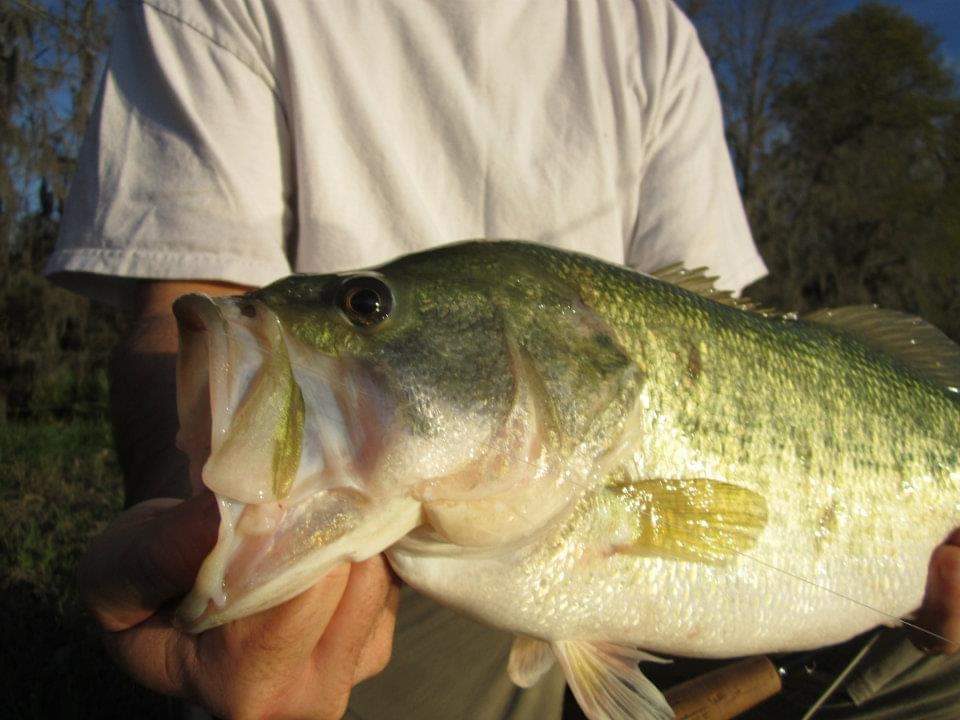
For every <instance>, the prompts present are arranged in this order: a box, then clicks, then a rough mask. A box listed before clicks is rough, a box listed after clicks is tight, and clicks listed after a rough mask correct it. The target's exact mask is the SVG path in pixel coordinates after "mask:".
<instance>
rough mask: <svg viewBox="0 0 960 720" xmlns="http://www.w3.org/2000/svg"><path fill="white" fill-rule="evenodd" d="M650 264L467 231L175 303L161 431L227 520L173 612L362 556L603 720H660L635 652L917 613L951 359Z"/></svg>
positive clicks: (796, 639) (243, 610)
mask: <svg viewBox="0 0 960 720" xmlns="http://www.w3.org/2000/svg"><path fill="white" fill-rule="evenodd" d="M668 279H669V280H673V281H675V282H668V281H665V280H664V279H663V278H658V277H651V276H647V275H643V274H640V273H636V272H634V271H631V270H629V269H626V268H622V267H619V266H614V265H610V264H607V263H603V262H601V261H599V260H596V259H593V258H589V257H587V256H583V255H578V254H574V253H569V252H564V251H560V250H556V249H551V248H546V247H542V246H538V245H534V244H529V243H520V242H471V243H463V244H459V245H453V246H448V247H446V248H440V249H436V250H431V251H428V252H425V253H419V254H416V255H411V256H407V257H404V258H400V259H399V260H396V261H394V262H392V263H390V264H388V265H385V266H383V267H381V268H378V269H376V270H373V271H363V272H360V273H351V274H342V275H334V276H329V275H328V276H294V277H291V278H288V279H286V280H282V281H280V282H278V283H275V284H274V285H272V286H269V287H267V288H264V289H262V290H259V291H256V292H254V293H251V294H249V295H247V296H244V297H243V298H239V299H234V300H226V301H222V300H217V301H211V300H209V299H204V298H201V297H197V296H192V297H188V298H185V299H183V300H181V301H178V304H177V306H176V311H177V315H178V318H179V320H180V327H181V339H182V348H181V356H180V370H179V372H180V391H179V403H180V411H181V421H182V426H183V429H182V432H181V437H180V441H181V445H182V446H183V447H184V448H185V449H186V450H187V452H188V455H190V457H191V462H192V467H193V473H194V479H195V481H196V482H197V483H200V482H203V483H204V484H206V485H207V486H209V487H211V488H212V489H213V490H214V491H215V492H217V494H218V497H219V498H220V503H221V514H222V517H223V523H222V526H221V537H220V542H219V543H218V545H217V548H215V550H214V552H213V553H212V554H211V557H210V558H209V559H208V561H207V563H206V564H205V566H204V569H203V570H202V571H201V575H200V578H199V579H198V584H197V587H196V588H195V590H194V592H193V593H192V594H191V596H190V597H189V598H188V599H187V601H186V602H185V604H184V606H183V607H182V613H183V616H184V617H185V618H186V619H187V620H188V622H191V623H193V625H194V627H195V628H197V629H202V628H203V627H206V626H209V625H211V624H217V623H219V622H223V621H226V620H228V619H231V618H232V617H237V616H240V615H243V614H247V613H249V612H253V611H255V610H257V609H260V608H262V607H267V606H269V605H270V604H275V603H276V602H279V601H281V600H283V599H285V598H287V597H290V596H291V595H292V594H295V593H296V592H298V591H300V590H302V589H304V588H305V587H307V586H308V585H309V584H310V583H312V582H313V581H314V580H315V579H316V577H317V574H318V573H322V572H323V571H324V570H325V569H326V568H327V567H329V566H330V565H331V564H333V563H334V562H336V561H339V560H342V559H354V560H359V559H362V558H364V557H368V556H369V555H372V554H374V553H376V552H380V551H386V554H387V557H388V558H389V560H390V562H391V564H392V566H393V567H394V569H395V570H396V572H397V573H398V574H399V575H400V576H401V577H402V578H403V579H404V580H405V581H406V582H408V583H409V584H411V585H412V586H414V587H415V588H417V589H418V590H420V591H421V592H423V593H425V594H428V595H431V596H433V597H434V598H436V599H437V600H439V601H440V602H442V603H445V604H447V605H450V606H452V607H454V608H457V609H459V610H461V611H463V612H465V613H468V614H470V615H472V616H474V617H476V618H479V619H480V620H482V621H484V622H486V623H488V624H490V625H493V626H496V627H499V628H503V629H507V630H511V631H513V632H515V633H517V634H518V635H519V636H520V637H521V639H520V640H518V642H517V644H516V645H515V647H514V652H513V654H512V656H511V663H510V672H511V676H512V677H513V678H514V679H515V680H516V681H517V682H518V683H520V684H530V683H531V682H533V681H535V680H536V678H537V677H539V675H540V674H541V673H542V672H543V671H544V670H545V669H546V668H547V667H549V664H550V663H551V662H552V660H553V658H554V657H556V658H557V659H558V660H559V661H560V663H561V665H562V666H563V668H564V671H565V672H566V674H567V678H568V681H569V682H570V683H571V686H572V688H573V690H574V693H575V694H576V695H577V698H578V700H579V701H580V702H581V705H583V706H584V709H585V710H586V711H587V713H588V715H590V716H591V717H596V718H600V717H669V708H667V707H666V704H665V702H664V701H663V699H662V696H660V695H659V693H658V692H657V691H656V689H655V688H653V687H652V686H650V685H649V683H646V681H645V680H644V679H643V678H642V676H641V675H639V672H636V668H635V662H636V661H637V660H638V659H649V657H648V656H646V655H645V654H644V653H640V652H638V651H636V650H635V649H634V648H644V650H648V651H653V652H662V653H669V654H675V655H687V656H701V657H732V656H738V655H744V654H750V653H755V652H774V651H786V650H798V649H804V648H811V647H818V646H823V645H827V644H831V643H835V642H840V641H842V640H845V639H847V638H849V637H852V636H853V635H855V634H857V633H859V632H862V631H863V630H865V629H867V628H869V627H872V626H874V625H877V624H878V623H881V622H886V623H891V622H895V621H896V619H897V618H899V617H901V616H903V615H905V614H907V613H909V612H910V611H912V610H913V609H915V608H916V607H917V606H918V605H919V603H920V600H921V597H922V592H923V587H924V578H925V575H926V568H927V562H928V560H929V557H930V553H931V551H932V550H933V548H934V547H935V546H936V545H937V544H938V543H940V542H941V541H942V540H943V539H944V537H945V536H946V534H947V533H948V532H949V531H950V530H951V529H952V528H954V527H955V526H957V525H960V395H958V393H957V389H956V386H957V384H958V381H960V353H958V350H957V347H956V346H955V345H953V344H952V343H950V341H949V340H947V339H946V338H945V337H944V336H943V335H942V334H940V333H939V332H938V331H936V330H935V329H934V328H932V327H931V326H929V325H927V324H925V323H923V322H922V321H917V320H915V319H912V318H908V317H906V316H903V315H900V314H897V313H890V312H885V311H880V310H877V309H875V308H856V309H843V310H840V311H836V312H834V313H832V314H831V313H821V314H819V315H817V316H815V317H814V318H812V319H811V321H809V322H808V321H804V320H798V319H796V318H795V317H791V316H783V315H773V314H770V313H761V312H756V311H753V310H750V309H745V308H744V306H743V304H742V303H741V304H738V303H735V302H733V301H731V300H729V299H728V298H725V297H723V296H722V295H717V294H716V293H714V292H713V291H712V290H710V289H709V288H708V287H707V285H706V283H705V282H704V280H703V278H702V277H701V276H700V275H698V274H696V273H686V274H685V273H683V272H680V271H674V272H673V273H672V274H671V275H670V276H669V278H668ZM705 295H706V296H705ZM204 388H207V390H206V391H205V390H204ZM611 698H614V699H611ZM616 698H619V699H616Z"/></svg>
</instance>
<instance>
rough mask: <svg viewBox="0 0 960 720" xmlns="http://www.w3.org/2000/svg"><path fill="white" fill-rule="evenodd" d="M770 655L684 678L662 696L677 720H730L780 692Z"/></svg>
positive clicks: (776, 673) (777, 677)
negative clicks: (683, 680)
mask: <svg viewBox="0 0 960 720" xmlns="http://www.w3.org/2000/svg"><path fill="white" fill-rule="evenodd" d="M781 687H782V685H781V683H780V674H779V673H778V672H777V669H776V668H775V667H774V665H773V663H772V662H771V661H770V658H768V657H764V656H758V657H752V658H747V659H746V660H740V661H739V662H735V663H733V664H732V665H727V666H725V667H722V668H718V669H716V670H713V671H711V672H708V673H706V674H705V675H701V676H700V677H697V678H693V679H692V680H687V681H686V682H682V683H680V684H679V685H675V686H674V687H672V688H670V689H669V690H667V692H665V693H664V696H665V697H666V698H667V702H668V703H670V707H672V708H673V710H674V712H675V713H676V720H731V719H732V718H735V717H737V716H738V715H740V714H741V713H744V712H746V711H747V710H749V709H750V708H753V707H756V706H757V705H759V704H760V703H762V702H763V701H764V700H766V699H767V698H770V697H773V696H774V695H776V694H777V693H778V692H780V689H781Z"/></svg>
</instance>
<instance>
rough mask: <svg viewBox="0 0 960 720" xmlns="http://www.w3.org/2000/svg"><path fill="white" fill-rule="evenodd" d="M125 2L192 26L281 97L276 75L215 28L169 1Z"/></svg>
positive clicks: (134, 0)
mask: <svg viewBox="0 0 960 720" xmlns="http://www.w3.org/2000/svg"><path fill="white" fill-rule="evenodd" d="M124 2H125V3H127V4H130V5H137V4H139V5H144V6H146V7H149V8H151V9H153V10H154V11H156V12H157V13H158V14H160V15H162V16H163V17H165V18H168V19H170V20H175V21H176V22H178V23H180V24H181V25H183V26H184V27H188V28H190V29H191V30H192V31H193V32H195V33H197V34H198V35H200V36H202V37H203V38H204V39H206V40H207V41H209V42H210V43H212V44H213V45H214V46H215V47H218V48H220V49H221V50H223V51H224V52H227V53H229V54H230V55H232V56H233V57H234V58H236V59H237V60H239V61H240V62H241V63H242V64H243V65H244V66H245V67H246V68H247V69H248V70H249V71H250V72H252V73H253V74H254V75H256V76H257V77H258V78H260V80H262V81H263V83H264V84H265V85H266V86H267V87H268V88H269V90H270V92H272V93H273V94H274V95H275V96H277V99H278V100H279V99H280V92H279V90H278V83H277V79H276V77H275V76H274V75H273V74H271V73H270V72H269V71H267V70H265V69H262V68H260V67H257V66H258V65H259V64H260V63H258V62H257V61H256V60H254V59H253V58H251V57H249V56H248V55H247V53H245V52H244V51H243V50H241V49H239V48H237V47H233V46H232V45H230V44H229V43H227V42H226V41H225V40H223V39H222V38H220V37H218V36H217V34H216V33H215V32H214V31H213V30H209V29H205V28H203V27H201V26H200V24H199V23H198V22H197V21H195V20H192V19H190V18H186V17H184V16H183V15H181V14H180V13H179V12H178V11H177V10H176V9H174V8H173V7H172V6H171V5H170V4H169V3H165V2H163V0H124Z"/></svg>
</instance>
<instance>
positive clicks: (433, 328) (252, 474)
mask: <svg viewBox="0 0 960 720" xmlns="http://www.w3.org/2000/svg"><path fill="white" fill-rule="evenodd" d="M174 311H175V314H176V317H177V320H178V325H179V331H180V340H181V347H180V354H179V360H178V410H179V414H180V420H181V430H180V434H179V436H178V444H179V446H180V447H181V448H182V449H183V450H184V451H185V452H186V454H187V455H188V457H189V459H190V468H191V470H190V473H191V479H192V481H193V482H194V484H195V485H197V486H200V485H203V486H206V487H208V488H209V489H211V490H212V491H213V492H214V493H216V495H217V497H218V500H219V503H220V510H221V527H220V537H219V540H218V543H217V546H216V547H215V548H214V550H213V552H212V553H211V555H210V556H209V557H208V558H207V561H206V562H205V563H204V567H203V568H202V569H201V573H200V576H199V577H198V581H197V585H196V587H195V588H194V590H193V591H192V592H191V594H190V596H188V598H187V600H186V601H185V602H184V603H183V605H182V606H181V618H182V619H183V620H184V622H185V623H186V624H187V626H188V627H192V628H194V629H202V628H204V627H209V626H210V625H213V624H217V623H220V622H224V621H226V620H229V619H231V618H233V617H239V616H241V615H244V614H249V613H250V612H253V611H256V610H259V609H262V608H264V607H268V606H270V605H273V604H276V603H277V602H280V601H282V600H283V599H286V598H288V597H291V596H292V595H294V594H296V593H297V592H300V591H302V590H303V589H305V588H306V587H308V586H309V585H310V584H311V583H312V582H313V581H315V580H316V578H317V577H318V575H320V574H322V572H323V571H324V570H325V569H326V568H329V567H330V566H332V565H333V564H334V563H335V562H339V561H343V560H355V561H356V560H362V559H364V558H366V557H369V556H371V555H373V554H375V553H377V552H380V551H382V550H384V549H385V548H387V547H389V546H390V545H391V544H393V543H394V542H396V541H398V540H399V539H400V538H402V537H403V536H405V535H407V534H408V533H410V532H411V531H413V530H415V529H416V530H417V533H419V534H420V535H421V536H422V537H424V538H427V539H429V540H430V541H434V542H441V543H447V544H453V545H456V546H460V547H464V548H471V547H480V548H489V547H491V546H505V545H509V544H516V543H518V542H523V541H524V540H525V539H527V538H530V537H532V536H535V535H536V534H537V533H538V532H540V531H542V529H543V528H544V526H545V525H546V524H547V523H548V522H549V521H550V519H552V518H554V517H556V516H557V515H558V514H560V513H561V512H562V510H563V509H564V508H565V507H567V506H569V505H570V503H571V501H572V499H573V498H575V497H576V496H578V495H579V494H581V493H582V491H583V490H584V487H585V483H587V482H589V478H590V477H591V475H592V474H595V472H596V466H597V462H596V460H597V458H598V457H599V456H600V455H602V453H603V449H604V448H606V447H608V445H609V440H607V439H605V440H603V441H600V440H598V439H597V438H596V437H594V436H596V432H594V433H593V436H591V433H590V432H589V430H590V428H591V427H592V425H595V424H596V420H597V417H598V416H599V415H603V414H604V413H606V414H607V415H610V416H611V417H613V416H616V417H618V418H621V419H622V417H623V410H624V407H619V406H618V403H620V405H623V403H624V402H625V398H626V397H627V396H628V395H630V394H631V390H630V388H634V385H635V383H633V382H632V381H631V378H633V375H634V374H635V373H634V372H633V370H635V366H634V365H633V363H632V362H630V360H629V358H628V357H626V355H625V353H623V352H622V351H621V350H620V349H619V348H618V347H617V346H616V343H615V342H614V340H613V337H612V332H611V331H610V329H609V328H608V327H607V326H606V325H605V324H604V323H603V322H602V321H600V320H599V319H598V317H597V316H596V314H595V313H593V312H592V311H590V310H589V308H587V307H586V305H585V304H584V303H583V301H582V299H581V298H580V295H579V293H578V291H577V288H576V287H575V285H574V284H573V283H571V282H570V281H569V280H565V279H563V278H560V277H558V276H557V275H556V274H551V273H550V272H548V271H547V270H545V269H544V268H543V267H542V265H541V264H540V263H538V262H537V260H536V258H531V257H527V256H526V255H525V254H524V253H522V252H521V253H516V252H514V253H511V252H509V250H508V248H507V247H506V245H505V246H504V248H503V251H502V252H499V251H498V249H497V244H496V243H471V244H466V245H459V246H451V247H450V248H447V249H444V250H436V251H430V252H426V253H420V254H417V255H413V256H407V257H406V258H402V259H400V260H398V261H395V262H393V263H391V264H389V265H386V266H384V267H381V268H378V269H376V270H373V271H361V272H355V273H342V274H335V275H295V276H291V277H289V278H286V279H284V280H281V281H278V282H277V283H274V284H273V285H270V286H268V287H266V288H263V289H261V290H258V291H255V292H252V293H248V294H246V295H243V296H240V297H232V298H217V299H212V298H209V297H206V296H202V295H190V296H185V297H183V298H180V299H179V300H178V301H177V302H176V304H175V306H174ZM577 461H579V462H577Z"/></svg>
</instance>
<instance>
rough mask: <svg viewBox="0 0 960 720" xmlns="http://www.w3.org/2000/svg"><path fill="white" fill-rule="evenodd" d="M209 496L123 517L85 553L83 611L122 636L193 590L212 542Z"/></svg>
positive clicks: (148, 506) (153, 504) (144, 507)
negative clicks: (161, 608)
mask: <svg viewBox="0 0 960 720" xmlns="http://www.w3.org/2000/svg"><path fill="white" fill-rule="evenodd" d="M218 525H219V515H218V511H217V506H216V502H215V500H214V498H213V495H212V494H210V493H205V494H203V495H200V496H197V497H195V498H191V499H190V500H187V501H184V502H178V501H175V500H171V499H169V498H164V499H156V500H150V501H147V502H144V503H140V504H139V505H135V506H134V507H132V508H130V509H129V510H127V511H126V512H124V513H122V514H121V515H120V516H119V517H118V518H117V520H116V521H115V522H114V523H113V524H112V525H111V526H110V527H108V528H107V530H106V531H104V532H103V534H101V535H100V536H99V537H98V538H96V539H95V540H94V541H93V543H91V546H90V549H89V550H88V551H87V554H86V556H85V557H84V560H83V561H82V563H81V568H80V578H81V580H80V584H81V592H82V594H83V597H84V600H85V602H86V604H87V607H88V608H89V609H90V611H91V612H92V613H93V615H94V617H96V618H97V620H98V621H99V622H100V624H101V625H102V626H103V627H104V628H105V629H107V630H109V631H119V630H126V629H127V628H130V627H133V626H134V625H136V624H137V623H140V622H142V621H143V620H145V619H146V618H148V617H150V616H151V615H153V614H154V613H155V612H156V610H157V609H158V608H159V607H160V606H161V605H163V604H164V603H165V602H167V601H168V600H170V599H172V598H175V597H179V596H181V595H183V594H184V593H186V592H187V591H188V590H189V589H190V587H191V586H192V585H193V582H194V579H195V578H196V575H197V571H198V570H199V568H200V564H201V563H202V562H203V558H204V557H206V555H207V554H208V553H209V552H210V550H211V548H212V547H213V545H214V544H215V542H216V537H217V528H218Z"/></svg>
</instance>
